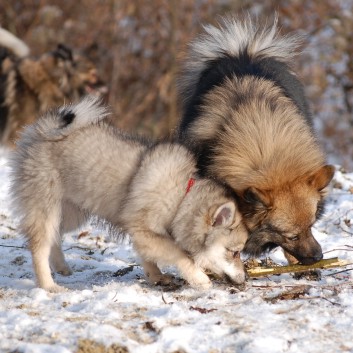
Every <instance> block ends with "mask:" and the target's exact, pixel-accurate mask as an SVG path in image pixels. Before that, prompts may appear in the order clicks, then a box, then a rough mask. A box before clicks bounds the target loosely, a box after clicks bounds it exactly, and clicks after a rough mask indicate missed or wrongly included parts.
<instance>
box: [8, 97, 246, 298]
mask: <svg viewBox="0 0 353 353" xmlns="http://www.w3.org/2000/svg"><path fill="white" fill-rule="evenodd" d="M107 114H108V111H107V109H106V108H105V107H103V106H101V105H100V102H99V100H97V99H95V98H92V97H86V98H85V99H83V100H82V101H81V102H79V103H78V104H76V105H68V106H63V107H61V108H59V109H57V110H53V111H50V112H48V113H46V114H45V116H43V117H42V118H41V119H39V120H38V121H37V122H36V123H35V124H33V125H31V126H29V127H27V129H26V130H25V131H24V133H23V134H22V137H21V138H20V140H19V141H18V145H17V148H16V150H15V151H14V157H13V158H12V179H13V183H12V194H13V196H14V207H15V210H16V211H17V213H18V215H19V216H20V227H21V231H22V232H23V233H24V235H25V236H26V237H27V239H28V242H29V248H30V250H31V252H32V258H33V265H34V270H35V273H36V276H37V280H38V285H39V286H40V287H41V288H44V289H46V290H48V291H51V292H57V291H61V290H63V287H60V286H59V285H57V284H56V283H55V282H54V281H53V278H52V275H51V268H52V269H53V270H54V271H57V272H60V273H62V274H64V275H69V274H71V270H70V267H69V266H68V264H67V263H66V262H65V259H64V255H63V252H62V248H61V237H62V235H63V233H65V232H68V231H71V230H75V229H77V228H78V227H79V226H80V225H81V224H83V223H84V222H85V221H86V219H87V215H95V216H98V217H100V218H102V219H104V220H106V221H108V222H110V223H111V224H113V225H114V226H117V227H121V228H122V229H123V230H124V231H125V232H127V233H128V234H130V235H131V237H132V242H133V245H134V247H135V249H136V251H137V253H138V254H139V256H140V257H141V260H142V265H143V268H144V271H145V274H146V276H147V277H148V279H149V280H150V281H151V282H168V281H169V280H170V276H168V275H163V274H162V273H161V271H160V269H159V266H161V267H162V266H165V265H175V266H176V267H177V269H178V270H179V271H180V274H181V276H182V277H183V278H184V279H185V280H186V281H187V282H188V283H189V284H190V285H191V286H193V287H197V288H208V287H210V286H211V282H210V280H209V278H208V276H207V275H206V274H205V273H204V272H203V269H209V270H211V271H213V272H214V273H216V274H218V275H226V276H227V277H229V278H230V279H231V280H232V281H233V282H235V283H238V284H239V283H242V282H244V281H245V272H244V267H243V264H242V262H241V260H240V257H239V252H240V251H241V250H242V249H243V247H244V244H245V242H246V240H247V231H246V229H245V227H244V226H243V224H242V222H241V216H240V214H239V212H238V210H237V206H236V205H235V203H234V200H233V197H232V194H231V192H229V190H227V189H226V188H224V187H223V186H221V185H219V184H217V183H216V182H214V181H212V180H209V179H195V173H196V162H195V159H194V157H193V155H192V154H191V153H190V152H189V151H188V150H187V149H186V148H184V147H183V146H181V145H179V144H176V143H157V144H151V143H148V142H144V141H143V140H141V139H139V138H134V137H132V136H128V135H126V134H124V133H122V132H121V131H119V130H117V129H116V128H113V127H111V126H109V125H107V124H105V123H104V122H102V120H103V119H104V117H105V116H106V115H107ZM194 182H195V183H194ZM193 183H194V185H193V186H192V184H193ZM157 265H158V266H157Z"/></svg>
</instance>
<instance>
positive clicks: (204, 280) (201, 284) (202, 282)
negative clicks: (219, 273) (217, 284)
mask: <svg viewBox="0 0 353 353" xmlns="http://www.w3.org/2000/svg"><path fill="white" fill-rule="evenodd" d="M187 281H188V282H189V284H190V286H191V287H193V288H195V289H201V290H205V289H210V288H211V287H212V282H211V281H210V279H209V278H208V276H207V275H206V274H205V273H203V272H202V271H201V270H199V271H197V272H195V273H193V274H192V276H189V278H187Z"/></svg>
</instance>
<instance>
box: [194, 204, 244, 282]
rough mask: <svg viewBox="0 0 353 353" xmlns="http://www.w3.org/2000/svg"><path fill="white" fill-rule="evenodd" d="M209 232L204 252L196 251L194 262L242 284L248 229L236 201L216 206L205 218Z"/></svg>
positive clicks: (205, 238) (205, 239) (205, 240)
mask: <svg viewBox="0 0 353 353" xmlns="http://www.w3.org/2000/svg"><path fill="white" fill-rule="evenodd" d="M206 226H207V231H206V233H205V237H204V245H203V248H202V251H200V252H198V253H197V254H195V256H194V259H195V262H196V263H198V264H199V265H200V266H201V267H203V268H207V269H209V270H210V271H212V272H214V273H216V274H217V275H219V276H225V277H226V278H228V279H229V280H230V281H232V282H234V283H236V284H241V283H244V282H245V279H246V273H245V270H244V265H243V263H242V261H241V259H240V252H241V251H242V250H243V249H244V246H245V243H246V240H247V238H248V232H247V230H246V228H245V226H244V224H243V222H242V217H241V214H240V212H239V211H238V209H237V207H236V205H235V203H234V202H233V201H228V202H226V203H223V204H220V205H213V206H212V207H211V208H210V209H209V212H208V217H207V218H206Z"/></svg>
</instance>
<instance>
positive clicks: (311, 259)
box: [298, 254, 323, 265]
mask: <svg viewBox="0 0 353 353" xmlns="http://www.w3.org/2000/svg"><path fill="white" fill-rule="evenodd" d="M322 258H323V255H322V254H320V255H316V256H312V257H300V258H299V259H298V260H299V261H300V263H302V264H303V265H312V264H314V263H316V262H318V261H320V260H322Z"/></svg>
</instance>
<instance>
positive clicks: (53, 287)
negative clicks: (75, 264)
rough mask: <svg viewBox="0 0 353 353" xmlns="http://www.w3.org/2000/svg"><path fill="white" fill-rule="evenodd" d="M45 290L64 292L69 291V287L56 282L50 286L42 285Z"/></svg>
mask: <svg viewBox="0 0 353 353" xmlns="http://www.w3.org/2000/svg"><path fill="white" fill-rule="evenodd" d="M41 288H43V289H44V290H46V291H47V292H49V293H63V292H66V291H67V288H65V287H62V286H59V285H58V284H56V283H54V284H52V285H50V286H41Z"/></svg>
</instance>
